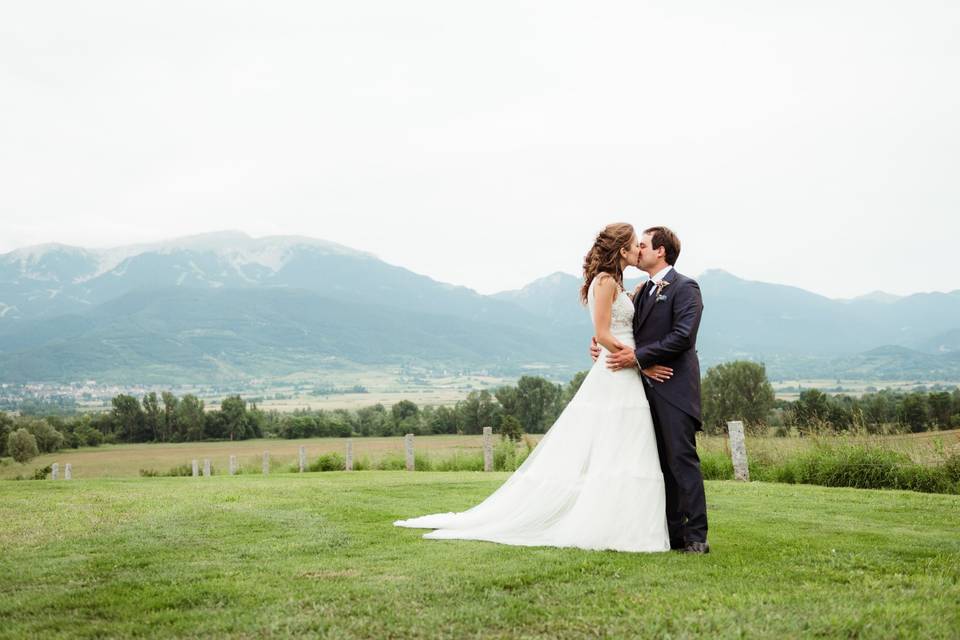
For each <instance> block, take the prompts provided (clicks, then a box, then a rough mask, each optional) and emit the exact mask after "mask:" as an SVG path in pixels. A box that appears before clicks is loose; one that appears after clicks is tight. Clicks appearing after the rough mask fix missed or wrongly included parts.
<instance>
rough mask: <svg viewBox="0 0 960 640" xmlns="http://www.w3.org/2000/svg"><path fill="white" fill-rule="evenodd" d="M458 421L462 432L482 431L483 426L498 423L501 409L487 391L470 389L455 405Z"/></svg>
mask: <svg viewBox="0 0 960 640" xmlns="http://www.w3.org/2000/svg"><path fill="white" fill-rule="evenodd" d="M456 411H457V418H458V422H459V423H460V425H461V428H462V429H463V432H464V433H483V428H484V427H493V426H496V425H497V424H499V423H500V413H501V411H502V409H501V408H500V406H499V405H498V404H497V401H496V399H495V398H494V397H493V395H491V393H490V392H489V391H487V390H486V389H484V390H483V391H471V392H470V394H469V395H467V397H466V398H465V399H463V400H461V401H460V402H458V403H457V405H456Z"/></svg>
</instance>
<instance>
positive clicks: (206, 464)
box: [203, 458, 210, 478]
mask: <svg viewBox="0 0 960 640" xmlns="http://www.w3.org/2000/svg"><path fill="white" fill-rule="evenodd" d="M203 477H204V478H209V477H210V458H204V459H203Z"/></svg>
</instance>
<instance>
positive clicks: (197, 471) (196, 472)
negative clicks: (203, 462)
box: [193, 460, 200, 478]
mask: <svg viewBox="0 0 960 640" xmlns="http://www.w3.org/2000/svg"><path fill="white" fill-rule="evenodd" d="M199 475H200V465H198V464H197V461H196V460H194V461H193V477H194V478H196V477H197V476H199Z"/></svg>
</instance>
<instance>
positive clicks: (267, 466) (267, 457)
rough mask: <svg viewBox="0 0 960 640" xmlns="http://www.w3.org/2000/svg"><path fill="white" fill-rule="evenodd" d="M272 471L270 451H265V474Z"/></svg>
mask: <svg viewBox="0 0 960 640" xmlns="http://www.w3.org/2000/svg"><path fill="white" fill-rule="evenodd" d="M268 473H270V452H269V451H264V452H263V475H267V474H268Z"/></svg>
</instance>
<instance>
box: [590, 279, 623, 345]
mask: <svg viewBox="0 0 960 640" xmlns="http://www.w3.org/2000/svg"><path fill="white" fill-rule="evenodd" d="M593 286H594V305H593V331H594V335H595V336H596V337H597V342H599V343H600V344H601V345H603V346H604V347H606V349H607V351H609V352H611V353H613V352H616V351H619V350H620V349H623V348H624V345H623V343H621V342H620V341H619V340H617V339H616V338H614V337H613V334H612V333H610V314H611V313H612V310H613V301H614V300H615V299H616V297H617V283H616V282H615V281H614V280H613V278H610V277H607V278H603V279H601V280H599V281H598V282H597V283H596V284H595V285H593Z"/></svg>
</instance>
